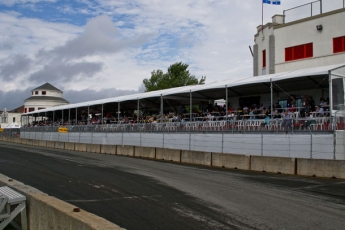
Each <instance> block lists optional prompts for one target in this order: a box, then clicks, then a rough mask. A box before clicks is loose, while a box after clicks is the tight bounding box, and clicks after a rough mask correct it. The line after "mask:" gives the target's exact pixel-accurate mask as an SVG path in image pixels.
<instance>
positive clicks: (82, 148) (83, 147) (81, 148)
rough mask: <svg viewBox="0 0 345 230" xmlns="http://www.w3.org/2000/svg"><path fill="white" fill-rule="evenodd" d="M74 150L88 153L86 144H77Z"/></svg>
mask: <svg viewBox="0 0 345 230" xmlns="http://www.w3.org/2000/svg"><path fill="white" fill-rule="evenodd" d="M74 150H75V151H79V152H86V144H84V143H75V144H74Z"/></svg>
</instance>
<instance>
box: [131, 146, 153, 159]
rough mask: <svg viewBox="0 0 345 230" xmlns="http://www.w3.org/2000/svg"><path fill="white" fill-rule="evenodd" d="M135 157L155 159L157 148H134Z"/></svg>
mask: <svg viewBox="0 0 345 230" xmlns="http://www.w3.org/2000/svg"><path fill="white" fill-rule="evenodd" d="M134 156H135V157H146V158H151V159H155V158H156V148H153V147H137V146H136V147H135V148H134Z"/></svg>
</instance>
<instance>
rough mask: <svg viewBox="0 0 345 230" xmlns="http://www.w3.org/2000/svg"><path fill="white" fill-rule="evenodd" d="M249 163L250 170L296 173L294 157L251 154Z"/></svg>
mask: <svg viewBox="0 0 345 230" xmlns="http://www.w3.org/2000/svg"><path fill="white" fill-rule="evenodd" d="M250 164H251V170H252V171H261V172H263V171H264V172H272V173H283V174H292V175H294V174H295V173H296V164H295V158H287V157H266V156H251V162H250Z"/></svg>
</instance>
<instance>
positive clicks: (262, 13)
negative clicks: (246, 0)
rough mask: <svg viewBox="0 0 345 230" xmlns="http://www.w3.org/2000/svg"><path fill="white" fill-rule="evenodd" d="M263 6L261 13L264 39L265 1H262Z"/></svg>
mask: <svg viewBox="0 0 345 230" xmlns="http://www.w3.org/2000/svg"><path fill="white" fill-rule="evenodd" d="M261 4H262V12H261V31H262V37H263V38H264V1H263V0H261Z"/></svg>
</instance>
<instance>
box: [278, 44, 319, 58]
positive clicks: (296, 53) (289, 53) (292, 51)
mask: <svg viewBox="0 0 345 230" xmlns="http://www.w3.org/2000/svg"><path fill="white" fill-rule="evenodd" d="M311 57H313V43H308V44H303V45H298V46H292V47H288V48H285V61H293V60H299V59H304V58H311Z"/></svg>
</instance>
